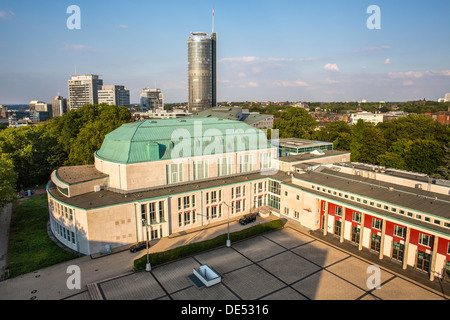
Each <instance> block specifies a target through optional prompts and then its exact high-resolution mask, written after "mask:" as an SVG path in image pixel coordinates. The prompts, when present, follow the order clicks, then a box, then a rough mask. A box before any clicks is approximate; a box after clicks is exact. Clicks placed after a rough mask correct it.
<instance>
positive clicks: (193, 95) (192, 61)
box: [187, 10, 217, 112]
mask: <svg viewBox="0 0 450 320" xmlns="http://www.w3.org/2000/svg"><path fill="white" fill-rule="evenodd" d="M187 43H188V90H189V93H188V95H189V101H188V103H189V111H190V112H198V111H202V110H205V109H208V108H212V107H215V106H216V105H217V46H216V44H217V35H216V33H215V32H214V10H213V30H212V32H211V33H210V34H207V33H204V32H191V36H190V37H189V38H188V41H187Z"/></svg>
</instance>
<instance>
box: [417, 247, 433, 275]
mask: <svg viewBox="0 0 450 320" xmlns="http://www.w3.org/2000/svg"><path fill="white" fill-rule="evenodd" d="M430 261H431V255H430V254H428V253H426V252H423V251H420V250H419V251H418V252H417V264H416V265H417V269H419V270H422V271H425V272H428V271H429V270H430Z"/></svg>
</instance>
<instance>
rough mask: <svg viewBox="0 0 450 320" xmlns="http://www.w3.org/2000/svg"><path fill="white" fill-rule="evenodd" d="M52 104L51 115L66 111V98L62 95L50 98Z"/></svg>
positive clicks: (59, 114)
mask: <svg viewBox="0 0 450 320" xmlns="http://www.w3.org/2000/svg"><path fill="white" fill-rule="evenodd" d="M51 104H52V116H53V117H57V116H62V115H63V114H64V113H66V112H67V99H64V98H63V97H62V96H56V97H54V98H53V99H52V100H51Z"/></svg>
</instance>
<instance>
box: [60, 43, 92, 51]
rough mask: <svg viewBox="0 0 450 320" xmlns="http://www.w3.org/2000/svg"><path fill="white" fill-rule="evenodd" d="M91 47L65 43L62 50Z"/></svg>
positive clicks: (81, 49) (79, 49) (83, 49)
mask: <svg viewBox="0 0 450 320" xmlns="http://www.w3.org/2000/svg"><path fill="white" fill-rule="evenodd" d="M88 49H91V47H89V46H86V45H84V44H68V43H65V44H64V47H63V48H62V50H68V51H85V50H88Z"/></svg>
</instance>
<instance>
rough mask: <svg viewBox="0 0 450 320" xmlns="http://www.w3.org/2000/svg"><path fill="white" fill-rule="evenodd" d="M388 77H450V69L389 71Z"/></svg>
mask: <svg viewBox="0 0 450 320" xmlns="http://www.w3.org/2000/svg"><path fill="white" fill-rule="evenodd" d="M388 75H389V78H392V79H407V78H410V79H411V78H412V79H419V78H422V77H424V76H430V77H433V76H442V77H450V70H428V71H407V72H389V73H388Z"/></svg>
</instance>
